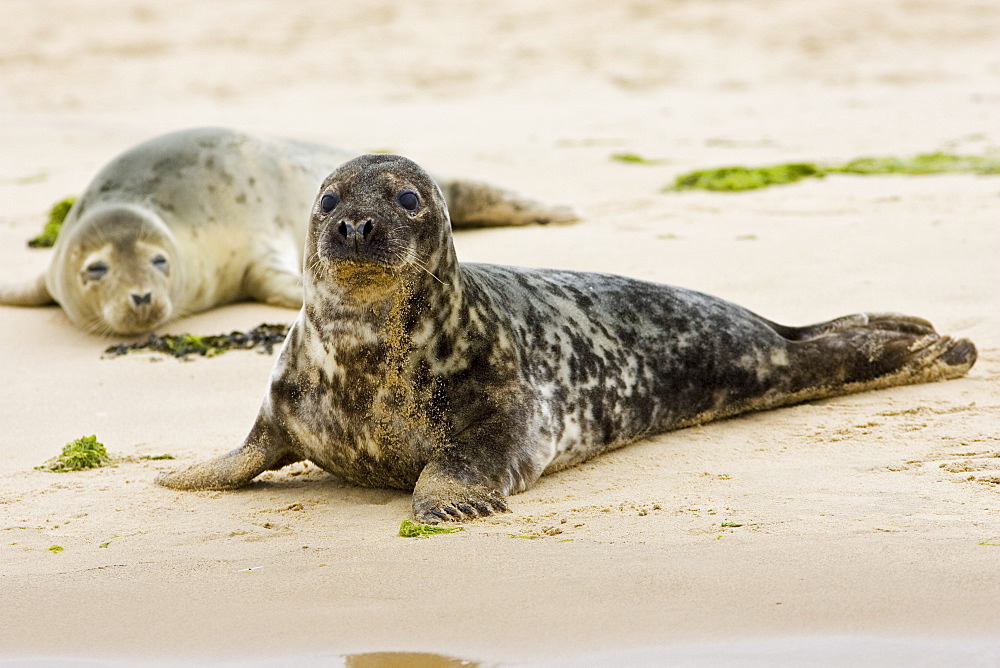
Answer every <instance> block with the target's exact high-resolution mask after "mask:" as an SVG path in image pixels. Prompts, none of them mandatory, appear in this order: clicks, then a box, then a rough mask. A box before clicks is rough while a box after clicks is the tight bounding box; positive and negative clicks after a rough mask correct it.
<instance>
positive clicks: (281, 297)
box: [244, 257, 302, 308]
mask: <svg viewBox="0 0 1000 668" xmlns="http://www.w3.org/2000/svg"><path fill="white" fill-rule="evenodd" d="M244 287H245V290H246V293H247V296H249V297H250V298H251V299H253V300H255V301H259V302H263V303H265V304H270V305H272V306H284V307H285V308H302V276H301V274H299V271H298V264H297V258H296V262H292V263H290V258H270V257H269V258H267V259H265V260H261V261H259V262H257V263H255V264H254V265H253V266H251V267H250V269H249V270H248V271H247V275H246V278H245V279H244Z"/></svg>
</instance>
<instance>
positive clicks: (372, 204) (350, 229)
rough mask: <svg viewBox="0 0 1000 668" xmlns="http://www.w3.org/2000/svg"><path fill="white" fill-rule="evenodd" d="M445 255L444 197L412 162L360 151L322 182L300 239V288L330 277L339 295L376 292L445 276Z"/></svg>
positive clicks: (448, 247)
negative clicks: (302, 250)
mask: <svg viewBox="0 0 1000 668" xmlns="http://www.w3.org/2000/svg"><path fill="white" fill-rule="evenodd" d="M453 262H454V250H453V248H452V244H451V223H450V221H449V218H448V207H447V205H446V204H445V200H444V196H443V195H442V194H441V190H440V189H439V188H438V186H437V184H436V183H435V182H434V180H433V179H432V178H431V177H430V176H429V175H428V174H427V172H425V171H424V170H423V169H422V168H421V167H420V166H418V165H417V164H416V163H414V162H412V161H411V160H408V159H406V158H403V157H401V156H398V155H385V154H374V155H363V156H360V157H358V158H355V159H354V160H351V161H349V162H347V163H344V164H343V165H341V167H340V168H339V169H337V170H336V171H335V172H333V173H332V174H331V175H330V176H328V177H327V178H326V180H325V181H324V182H323V185H322V187H321V188H320V191H319V195H318V196H317V198H316V202H315V204H314V205H313V210H312V220H311V223H310V226H309V235H308V238H307V240H306V250H305V257H304V262H303V263H304V274H305V283H306V289H307V292H308V291H311V290H313V291H314V290H316V289H317V287H318V286H322V285H324V284H326V283H328V282H329V281H331V279H332V280H333V282H335V283H336V284H337V285H338V286H339V289H340V291H341V292H342V294H345V295H353V296H355V297H356V298H360V299H370V298H376V299H377V298H379V296H381V295H384V294H386V293H387V292H389V291H392V290H395V289H396V288H397V287H398V286H399V285H400V284H401V283H407V284H410V285H412V284H414V283H415V282H418V281H420V280H425V279H426V280H435V281H437V282H439V283H446V281H447V278H446V275H447V274H449V273H450V272H449V270H450V268H451V266H452V265H453Z"/></svg>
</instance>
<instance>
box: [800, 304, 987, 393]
mask: <svg viewBox="0 0 1000 668" xmlns="http://www.w3.org/2000/svg"><path fill="white" fill-rule="evenodd" d="M806 330H811V331H810V332H809V334H810V335H809V336H808V337H806V338H802V339H800V340H797V341H794V342H793V343H791V344H790V348H789V351H790V352H792V353H793V354H795V355H797V356H799V363H798V364H796V365H795V366H796V367H797V368H799V369H800V370H801V372H800V374H799V375H800V376H802V377H805V378H806V379H807V382H805V383H803V384H804V385H805V386H806V387H808V386H810V385H811V386H813V387H818V388H822V387H826V388H829V390H830V393H829V395H827V396H830V395H834V394H846V393H848V392H859V391H865V390H873V389H879V388H884V387H893V386H895V385H909V384H914V383H927V382H933V381H936V380H946V379H949V378H958V377H960V376H963V375H965V374H966V373H967V372H968V371H969V369H971V368H972V365H973V364H975V363H976V356H977V352H976V346H975V345H974V344H973V343H972V341H969V340H968V339H954V338H952V337H950V336H946V335H943V334H938V333H937V332H935V331H934V328H933V327H932V326H931V324H930V323H929V322H927V321H926V320H922V319H920V318H913V317H910V316H901V315H898V314H859V315H857V316H847V317H846V318H840V319H838V320H835V321H830V323H822V324H820V325H814V326H813V327H810V328H802V329H801V330H800V332H801V331H806ZM831 380H833V381H834V382H833V383H831V382H830V381H831Z"/></svg>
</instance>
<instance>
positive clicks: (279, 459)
mask: <svg viewBox="0 0 1000 668" xmlns="http://www.w3.org/2000/svg"><path fill="white" fill-rule="evenodd" d="M281 441H282V439H281V438H280V436H278V435H277V434H276V433H275V430H274V429H271V428H269V427H268V425H267V423H266V421H265V420H264V419H263V418H258V419H257V423H256V424H254V427H253V429H252V430H251V431H250V435H249V436H247V440H246V441H245V442H244V443H243V445H242V446H241V447H239V448H237V449H235V450H233V451H232V452H227V453H226V454H224V455H222V456H221V457H216V458H215V459H211V460H209V461H207V462H202V463H200V464H195V465H194V466H190V467H188V468H186V469H182V470H180V471H164V472H163V473H160V474H159V475H158V476H156V484H158V485H163V486H164V487H171V488H173V489H185V490H197V489H235V488H237V487H242V486H244V485H246V484H247V483H249V482H250V481H251V480H253V479H254V478H256V477H257V476H258V475H260V474H261V473H263V472H264V471H269V470H275V469H280V468H281V467H283V466H288V465H289V464H294V463H295V462H298V461H301V460H302V458H301V457H299V456H297V455H295V454H294V453H293V452H292V451H291V450H289V449H287V448H285V447H283V446H281V445H278V443H280V442H281Z"/></svg>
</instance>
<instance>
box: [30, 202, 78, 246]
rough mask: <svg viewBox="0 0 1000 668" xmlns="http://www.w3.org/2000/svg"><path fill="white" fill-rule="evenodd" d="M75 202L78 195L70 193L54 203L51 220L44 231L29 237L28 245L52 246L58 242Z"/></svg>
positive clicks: (50, 213)
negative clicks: (60, 232) (64, 222)
mask: <svg viewBox="0 0 1000 668" xmlns="http://www.w3.org/2000/svg"><path fill="white" fill-rule="evenodd" d="M74 202H76V197H75V196H73V195H70V196H69V197H66V198H64V199H62V200H60V201H58V202H56V203H55V204H53V205H52V209H51V210H50V211H49V220H48V221H47V222H46V223H45V227H44V228H42V233H41V234H39V235H38V236H37V237H35V238H34V239H29V240H28V245H29V246H31V247H32V248H50V247H51V246H52V244H54V243H55V242H56V238H57V237H58V236H59V230H61V229H62V224H63V221H64V220H66V215H67V214H68V213H69V210H70V209H71V208H73V203H74Z"/></svg>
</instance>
